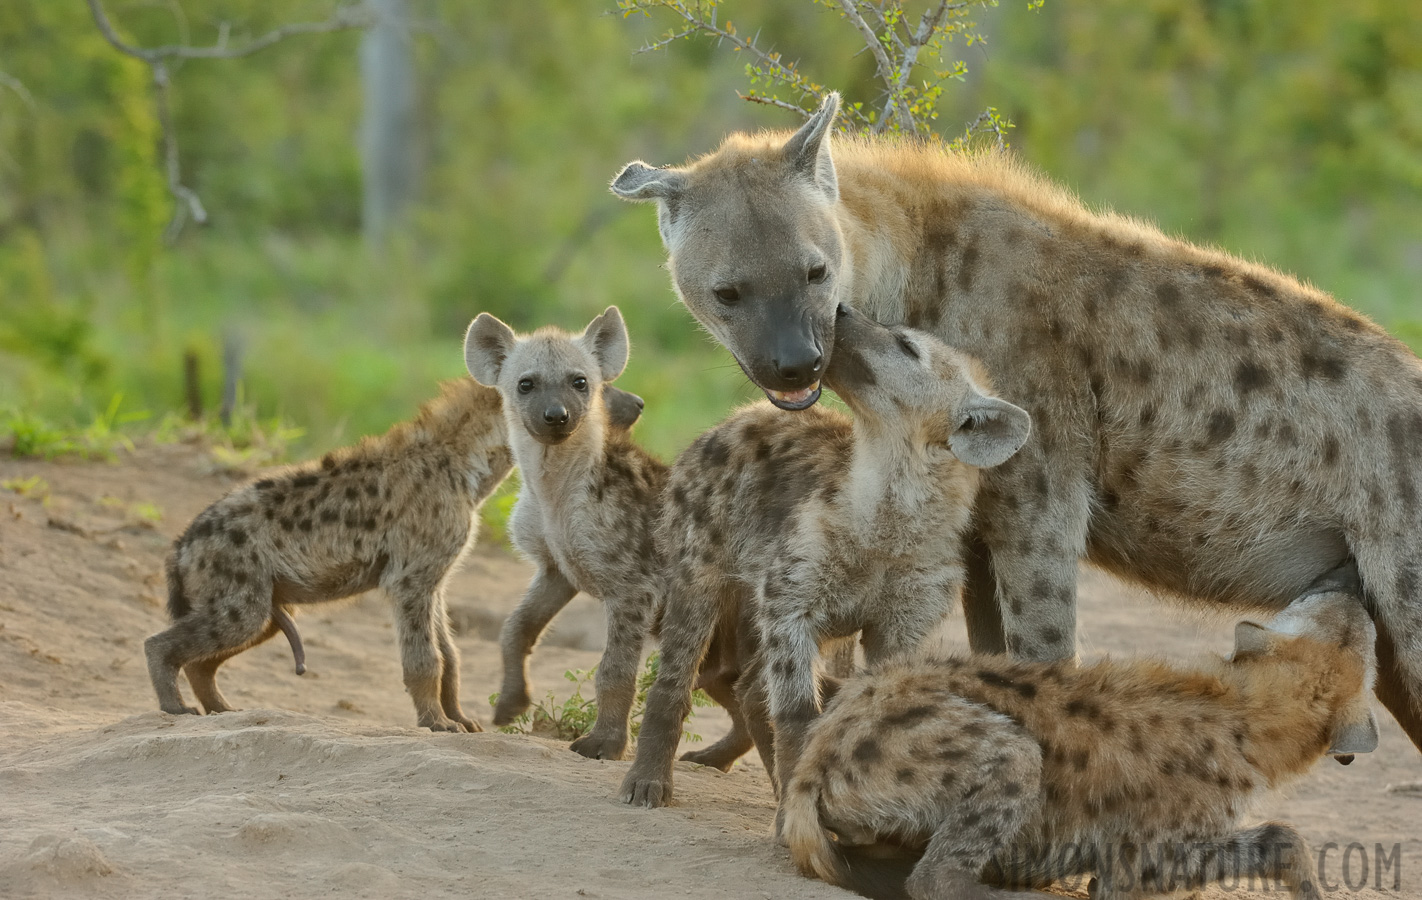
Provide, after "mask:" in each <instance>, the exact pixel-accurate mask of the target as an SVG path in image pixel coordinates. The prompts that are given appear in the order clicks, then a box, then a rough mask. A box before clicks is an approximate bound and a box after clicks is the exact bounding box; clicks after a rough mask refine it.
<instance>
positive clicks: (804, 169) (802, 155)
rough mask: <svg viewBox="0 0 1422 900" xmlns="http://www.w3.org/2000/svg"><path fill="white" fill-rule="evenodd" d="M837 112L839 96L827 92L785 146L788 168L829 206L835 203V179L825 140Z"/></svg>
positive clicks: (827, 142)
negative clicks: (808, 184)
mask: <svg viewBox="0 0 1422 900" xmlns="http://www.w3.org/2000/svg"><path fill="white" fill-rule="evenodd" d="M838 112H839V94H837V93H836V92H834V91H830V92H829V93H828V94H826V95H825V99H824V102H823V103H821V104H820V108H819V109H818V110H816V111H815V114H814V115H813V116H810V120H809V121H808V122H806V123H805V124H804V125H802V126H800V130H799V131H797V132H795V134H794V135H792V136H791V138H790V140H788V141H786V142H785V158H786V159H787V160H788V161H789V162H790V165H791V167H792V168H793V169H794V170H795V171H796V172H798V173H800V174H802V175H804V176H805V177H807V178H809V179H810V180H811V181H813V182H814V184H815V186H816V187H818V188H819V189H820V190H821V191H823V192H824V195H825V198H826V199H827V200H829V201H830V202H831V203H833V202H835V201H836V200H838V199H839V179H838V178H837V177H836V175H835V173H834V160H833V159H832V158H831V157H830V148H829V141H828V140H826V138H828V137H829V133H830V129H831V128H832V127H833V126H834V117H835V114H836V113H838Z"/></svg>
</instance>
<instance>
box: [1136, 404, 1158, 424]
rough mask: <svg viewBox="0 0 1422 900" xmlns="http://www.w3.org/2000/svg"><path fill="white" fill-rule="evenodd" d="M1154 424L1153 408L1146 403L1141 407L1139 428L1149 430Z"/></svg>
mask: <svg viewBox="0 0 1422 900" xmlns="http://www.w3.org/2000/svg"><path fill="white" fill-rule="evenodd" d="M1154 422H1155V407H1154V406H1152V405H1151V404H1149V403H1147V404H1146V405H1145V406H1143V407H1141V415H1140V419H1139V423H1140V427H1141V428H1149V427H1150V426H1151V425H1152V424H1153V423H1154Z"/></svg>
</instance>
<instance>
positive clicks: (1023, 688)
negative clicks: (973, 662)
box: [978, 669, 1037, 700]
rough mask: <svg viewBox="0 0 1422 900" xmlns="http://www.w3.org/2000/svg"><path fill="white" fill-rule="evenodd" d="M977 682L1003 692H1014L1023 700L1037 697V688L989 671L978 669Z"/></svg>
mask: <svg viewBox="0 0 1422 900" xmlns="http://www.w3.org/2000/svg"><path fill="white" fill-rule="evenodd" d="M978 680H979V681H981V682H982V683H983V684H985V685H988V686H989V687H995V688H1002V689H1003V690H1008V691H1014V692H1016V693H1017V694H1018V695H1019V696H1020V697H1022V698H1023V699H1024V700H1031V699H1032V698H1033V697H1035V696H1037V686H1036V685H1033V684H1027V683H1026V682H1022V681H1016V680H1014V679H1011V678H1008V677H1006V676H1005V675H1001V674H999V673H997V672H994V671H992V670H991V669H979V670H978Z"/></svg>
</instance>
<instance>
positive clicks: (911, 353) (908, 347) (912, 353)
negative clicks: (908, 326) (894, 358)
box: [899, 335, 919, 359]
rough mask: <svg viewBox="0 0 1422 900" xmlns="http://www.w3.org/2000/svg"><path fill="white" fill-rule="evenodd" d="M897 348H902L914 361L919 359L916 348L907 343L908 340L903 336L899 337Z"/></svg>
mask: <svg viewBox="0 0 1422 900" xmlns="http://www.w3.org/2000/svg"><path fill="white" fill-rule="evenodd" d="M899 346H900V347H902V348H903V351H904V352H905V353H907V354H908V355H909V356H912V357H913V358H914V359H918V358H919V356H918V348H917V347H915V346H914V345H913V344H911V343H909V339H908V338H906V337H904V336H903V335H899Z"/></svg>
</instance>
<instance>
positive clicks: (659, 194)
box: [612, 160, 686, 200]
mask: <svg viewBox="0 0 1422 900" xmlns="http://www.w3.org/2000/svg"><path fill="white" fill-rule="evenodd" d="M685 187H686V176H685V175H684V174H682V173H681V172H680V171H678V170H677V169H658V168H655V167H653V166H649V165H647V164H646V163H644V162H642V161H641V160H633V161H632V162H630V163H628V164H627V165H625V166H623V167H622V171H621V172H619V173H617V177H616V178H614V179H612V192H613V193H614V194H616V195H617V196H619V197H621V198H622V199H623V200H675V199H676V198H677V196H678V195H680V194H681V192H682V190H683V189H685Z"/></svg>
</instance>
